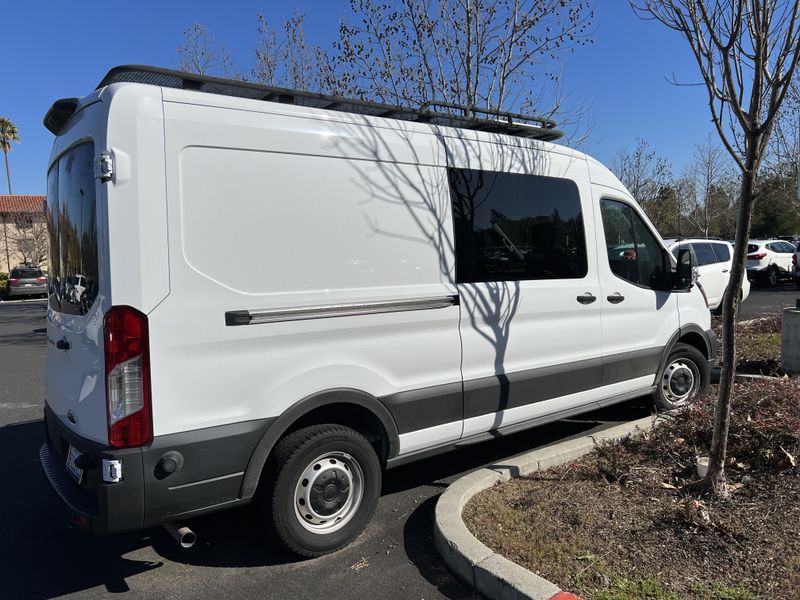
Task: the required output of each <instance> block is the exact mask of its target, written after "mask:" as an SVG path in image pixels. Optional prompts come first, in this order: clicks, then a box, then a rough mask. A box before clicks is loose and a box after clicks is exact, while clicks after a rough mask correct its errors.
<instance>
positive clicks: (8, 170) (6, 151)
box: [3, 149, 11, 195]
mask: <svg viewBox="0 0 800 600" xmlns="http://www.w3.org/2000/svg"><path fill="white" fill-rule="evenodd" d="M3 154H5V157H6V177H7V178H8V193H9V195H11V170H10V169H9V168H8V150H5V149H4V150H3Z"/></svg>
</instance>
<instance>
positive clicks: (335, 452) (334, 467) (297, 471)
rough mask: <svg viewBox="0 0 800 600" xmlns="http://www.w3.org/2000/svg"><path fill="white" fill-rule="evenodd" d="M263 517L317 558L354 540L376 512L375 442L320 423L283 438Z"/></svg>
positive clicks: (294, 545) (287, 539)
mask: <svg viewBox="0 0 800 600" xmlns="http://www.w3.org/2000/svg"><path fill="white" fill-rule="evenodd" d="M273 466H274V470H273V471H272V474H273V475H274V480H273V481H264V482H262V484H263V485H264V486H265V487H266V486H269V485H270V484H271V485H272V490H271V493H269V490H264V493H262V494H261V506H260V507H259V508H260V512H261V517H262V519H263V520H265V521H266V522H267V523H266V524H267V525H268V526H269V527H270V528H271V529H273V530H274V532H275V533H276V534H277V535H278V537H279V538H280V540H281V541H282V542H283V543H284V544H285V545H286V547H287V548H289V549H290V550H291V551H293V552H295V553H296V554H299V555H301V556H307V557H314V556H321V555H323V554H327V553H329V552H333V551H334V550H338V549H339V548H341V547H343V546H346V545H347V544H349V543H350V542H352V541H353V540H354V539H355V538H357V537H358V535H359V534H360V533H361V532H362V531H363V530H364V528H365V527H366V526H367V524H368V523H369V521H370V519H371V518H372V514H373V513H374V512H375V507H376V506H377V504H378V497H379V495H380V489H381V468H380V463H379V462H378V457H377V455H376V454H375V451H374V450H373V448H372V446H370V444H369V442H368V441H367V440H366V439H365V438H364V436H362V435H361V434H359V433H358V432H356V431H354V430H352V429H350V428H349V427H344V426H342V425H332V424H331V425H314V426H311V427H305V428H304V429H300V430H298V431H295V432H293V433H291V434H289V435H288V436H286V437H285V438H283V439H282V440H281V441H280V442H279V443H278V445H277V447H276V448H275V454H274V455H273Z"/></svg>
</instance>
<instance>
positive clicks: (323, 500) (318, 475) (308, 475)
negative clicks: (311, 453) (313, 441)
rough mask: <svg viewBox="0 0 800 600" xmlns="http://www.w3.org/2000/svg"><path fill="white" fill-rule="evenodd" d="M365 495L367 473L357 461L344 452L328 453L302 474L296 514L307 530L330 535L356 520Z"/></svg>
mask: <svg viewBox="0 0 800 600" xmlns="http://www.w3.org/2000/svg"><path fill="white" fill-rule="evenodd" d="M363 494H364V474H363V472H362V470H361V466H360V465H359V464H358V462H357V461H356V460H355V459H354V458H353V457H352V456H350V455H349V454H347V453H345V452H328V453H327V454H323V455H322V456H320V457H319V458H317V459H315V460H313V461H312V462H311V463H309V465H308V466H307V467H306V468H305V469H304V470H303V473H302V474H301V475H300V478H299V480H298V482H297V485H296V487H295V494H294V509H295V515H296V516H297V519H298V520H299V521H300V523H302V525H303V527H304V528H306V529H307V530H308V531H311V532H314V533H331V532H333V531H336V530H337V529H339V528H341V527H343V526H344V525H345V524H346V523H347V522H348V521H350V519H352V518H353V515H355V513H356V512H357V511H358V507H359V506H360V505H361V498H362V497H363Z"/></svg>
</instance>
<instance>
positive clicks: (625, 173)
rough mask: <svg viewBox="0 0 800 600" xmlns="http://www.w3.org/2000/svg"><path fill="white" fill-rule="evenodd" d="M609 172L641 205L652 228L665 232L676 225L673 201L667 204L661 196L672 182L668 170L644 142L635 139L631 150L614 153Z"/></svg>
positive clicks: (662, 160) (675, 205)
mask: <svg viewBox="0 0 800 600" xmlns="http://www.w3.org/2000/svg"><path fill="white" fill-rule="evenodd" d="M611 170H612V171H614V173H615V174H616V176H617V177H619V179H620V181H621V182H622V183H623V184H624V185H625V187H626V188H627V189H628V191H629V192H630V193H631V194H632V195H633V197H634V198H635V199H636V201H637V202H638V203H639V204H640V205H641V207H642V209H643V210H644V211H645V213H646V214H647V216H648V217H649V218H650V220H651V221H652V222H653V225H655V226H656V229H658V230H659V231H662V232H666V231H669V230H670V229H671V228H672V227H673V225H674V224H676V223H677V219H678V214H677V213H678V210H677V208H678V207H677V202H668V201H667V200H668V199H669V197H668V195H667V194H664V193H663V191H664V190H665V189H666V188H667V186H669V184H670V183H671V181H672V169H671V167H670V164H669V162H668V161H667V160H666V159H664V158H662V157H660V156H657V155H656V152H655V150H653V148H652V147H651V146H650V144H649V143H648V142H647V141H645V140H643V139H641V138H637V139H636V144H635V146H634V148H633V150H629V149H627V148H623V149H621V150H620V151H619V152H617V155H616V157H615V158H614V162H613V163H612V165H611Z"/></svg>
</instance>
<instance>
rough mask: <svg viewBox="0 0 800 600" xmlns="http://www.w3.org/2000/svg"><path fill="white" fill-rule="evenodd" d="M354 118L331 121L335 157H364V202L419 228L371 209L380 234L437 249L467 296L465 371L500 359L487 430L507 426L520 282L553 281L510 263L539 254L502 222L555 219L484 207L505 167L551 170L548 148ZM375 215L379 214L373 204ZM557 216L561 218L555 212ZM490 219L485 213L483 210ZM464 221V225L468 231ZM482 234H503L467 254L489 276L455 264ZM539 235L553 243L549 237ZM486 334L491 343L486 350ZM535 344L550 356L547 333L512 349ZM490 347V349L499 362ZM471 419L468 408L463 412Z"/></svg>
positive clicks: (449, 277)
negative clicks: (396, 211)
mask: <svg viewBox="0 0 800 600" xmlns="http://www.w3.org/2000/svg"><path fill="white" fill-rule="evenodd" d="M355 118H356V121H355V122H354V123H341V122H337V123H335V125H332V126H331V127H330V131H329V132H328V134H329V135H328V139H329V140H330V143H331V144H332V148H333V150H334V152H333V154H335V155H340V156H348V157H354V158H359V159H362V160H360V161H359V160H354V161H352V162H353V164H354V165H355V166H354V168H355V170H356V172H357V173H358V177H359V181H356V182H355V183H356V186H357V187H358V188H360V189H361V190H362V191H363V192H364V197H365V198H366V199H367V200H365V201H364V203H365V204H368V203H373V202H374V203H383V204H387V205H392V206H400V207H402V208H404V209H405V211H406V213H407V216H408V217H409V219H410V221H411V222H412V223H413V224H414V226H415V227H416V232H412V233H411V234H409V231H408V229H407V223H408V222H406V224H405V225H404V224H393V223H380V222H377V221H374V220H373V217H372V215H371V214H370V211H368V210H366V209H365V211H364V213H363V216H364V219H365V220H366V221H367V222H368V225H369V229H370V230H371V231H372V232H373V234H374V235H380V236H387V237H394V238H402V239H405V240H409V241H412V242H415V243H419V244H425V245H427V246H428V247H430V248H433V249H435V252H436V254H437V259H438V260H437V262H438V267H439V273H438V277H437V279H438V282H436V283H438V284H440V285H441V286H442V289H446V290H447V291H448V293H451V294H454V295H457V296H459V299H460V303H461V308H460V323H459V328H460V336H461V344H462V363H461V365H460V367H459V369H460V371H461V373H460V375H461V377H462V378H463V380H464V381H467V379H468V377H469V373H468V372H467V370H468V369H470V368H471V369H473V370H475V369H476V367H477V370H480V369H481V366H480V365H483V364H485V365H487V366H488V365H489V364H493V366H494V369H493V371H494V372H493V373H491V374H489V373H487V372H486V371H483V373H482V374H481V375H480V376H479V377H480V378H481V379H483V378H485V377H494V378H495V379H496V385H494V386H489V389H491V390H492V392H491V393H493V394H496V398H494V399H492V398H489V397H488V394H487V390H486V389H485V388H484V389H483V390H482V394H483V397H482V399H481V401H482V404H483V405H484V406H491V407H492V412H493V413H494V422H493V423H492V424H491V426H490V427H489V428H490V429H495V428H497V427H500V426H501V425H503V424H504V423H502V419H503V411H504V410H506V409H507V408H509V407H510V406H509V398H510V392H511V390H510V387H511V386H510V382H509V378H508V375H507V368H506V359H507V351H508V349H509V341H510V340H511V333H512V328H513V326H514V325H513V324H514V316H515V314H516V313H517V311H518V309H519V306H520V300H521V296H520V280H526V279H538V278H541V279H546V278H548V276H547V275H543V274H541V273H540V274H538V275H531V274H529V273H523V274H520V273H519V272H516V271H514V270H513V269H512V268H511V267H510V266H509V265H512V264H514V263H517V268H518V269H519V265H520V264H521V265H524V268H523V270H525V271H527V269H528V268H529V263H530V255H531V254H532V253H533V252H532V251H531V248H518V247H516V246H515V245H514V242H513V241H512V240H511V238H510V237H509V235H508V234H507V233H506V231H504V229H508V228H509V227H514V226H515V225H519V224H523V226H525V227H528V228H533V227H534V225H546V226H549V225H551V224H550V223H544V222H542V223H535V221H536V219H531V218H527V219H522V220H518V221H516V223H514V221H513V220H509V218H508V217H506V216H505V215H503V214H501V213H499V212H498V211H496V210H494V208H491V210H490V211H487V209H489V208H490V207H489V206H484V204H485V203H486V202H487V199H488V197H489V192H490V191H491V189H492V188H493V186H495V185H496V184H497V182H496V175H497V174H498V173H502V174H506V173H513V174H520V175H552V174H551V173H549V171H550V163H551V159H550V156H549V153H548V152H547V151H544V150H543V149H542V146H541V145H540V143H539V142H536V141H532V140H528V139H524V138H514V139H513V140H512V141H511V143H509V141H508V138H507V136H502V135H496V134H483V135H488V136H489V138H483V139H482V140H481V141H480V142H479V141H478V139H479V137H478V134H476V132H474V131H459V130H451V129H447V128H439V127H437V126H435V125H434V126H432V128H431V130H430V131H425V130H421V129H420V127H419V125H416V124H412V123H407V122H404V121H398V122H393V124H392V127H391V128H381V127H378V126H376V124H375V123H374V122H373V121H372V120H369V119H367V118H364V117H360V118H359V117H357V116H356V117H355ZM359 119H360V120H359ZM454 131H455V133H454ZM492 136H493V137H492ZM481 211H482V212H483V213H486V212H490V213H491V217H490V226H489V227H488V229H487V228H485V223H481V224H480V225H477V224H476V219H477V215H478V214H479V212H481ZM375 212H378V211H375V210H373V211H372V213H375ZM555 217H556V218H558V213H557V211H556V213H555ZM483 218H484V220H485V215H484V216H483ZM547 218H549V217H542V218H540V220H541V221H545V220H546V219H547ZM526 221H529V222H526ZM459 227H460V228H461V229H463V230H464V231H463V232H462V234H461V235H460V236H459V233H458V231H459ZM482 227H483V228H484V229H481V228H482ZM581 229H582V226H581ZM581 235H583V232H581ZM478 236H481V237H483V238H484V239H489V238H490V237H491V238H492V239H495V240H496V248H493V249H492V248H484V249H483V254H482V255H481V256H469V257H466V258H467V259H468V260H471V261H472V262H480V261H482V262H483V264H484V266H483V267H482V268H483V269H484V270H486V273H484V274H483V276H481V275H478V276H477V277H473V278H470V277H469V276H466V277H465V275H464V273H457V270H459V269H461V268H462V267H463V263H464V262H465V261H464V259H465V254H466V253H469V252H472V253H473V254H475V250H474V249H468V250H467V251H465V249H464V248H461V249H460V255H458V256H457V252H458V251H459V248H457V246H458V244H463V243H464V240H466V239H469V238H470V237H472V238H475V237H478ZM456 237H459V240H456ZM539 241H540V242H541V244H542V245H543V246H544V245H546V242H545V241H544V240H539ZM537 245H538V243H537ZM489 263H491V264H489ZM486 265H489V266H486ZM550 276H551V277H552V275H550ZM481 340H482V341H483V342H484V343H485V344H486V345H487V346H488V348H487V347H486V346H484V347H483V348H481V347H480V341H481ZM534 343H536V344H539V345H540V346H539V347H538V352H539V354H540V355H541V356H542V357H544V356H546V354H547V351H546V345H547V341H546V340H532V339H531V340H516V341H515V343H514V347H519V346H520V345H521V344H526V345H531V348H533V344H534ZM487 351H488V352H490V353H491V357H492V358H491V363H490V362H489V356H488V353H487ZM438 383H445V382H429V383H428V385H436V384H438ZM483 384H485V381H484V382H482V385H483ZM469 416H470V415H466V414H465V415H463V417H464V418H467V417H469Z"/></svg>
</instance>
